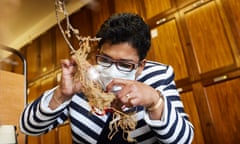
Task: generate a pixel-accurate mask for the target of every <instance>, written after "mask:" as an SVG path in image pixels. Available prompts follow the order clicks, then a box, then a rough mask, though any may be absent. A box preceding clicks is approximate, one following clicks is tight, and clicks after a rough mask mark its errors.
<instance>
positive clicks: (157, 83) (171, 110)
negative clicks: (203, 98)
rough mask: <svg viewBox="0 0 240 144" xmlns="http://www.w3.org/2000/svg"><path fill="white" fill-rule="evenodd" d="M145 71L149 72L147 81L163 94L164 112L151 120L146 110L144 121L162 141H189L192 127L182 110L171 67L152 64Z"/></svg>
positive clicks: (192, 131) (192, 132) (184, 143)
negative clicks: (159, 117) (158, 117)
mask: <svg viewBox="0 0 240 144" xmlns="http://www.w3.org/2000/svg"><path fill="white" fill-rule="evenodd" d="M146 71H149V72H148V74H146V75H145V76H148V77H151V79H148V80H147V83H148V84H150V85H151V86H152V87H154V88H155V89H158V90H160V91H161V93H162V95H163V96H164V112H163V117H162V118H161V120H151V119H150V118H149V115H148V113H147V112H146V113H145V121H146V122H147V124H148V125H149V126H150V127H151V128H152V130H153V131H154V133H155V135H156V136H157V137H158V139H159V141H160V142H162V143H182V144H188V143H191V142H192V139H193V136H194V128H193V125H192V123H191V122H190V121H189V120H188V115H187V114H186V113H185V112H184V106H183V103H182V101H181V100H180V96H179V93H178V91H177V88H176V85H175V82H174V70H173V68H172V67H171V66H164V65H163V66H152V67H149V68H148V69H147V70H146ZM160 73H161V74H160Z"/></svg>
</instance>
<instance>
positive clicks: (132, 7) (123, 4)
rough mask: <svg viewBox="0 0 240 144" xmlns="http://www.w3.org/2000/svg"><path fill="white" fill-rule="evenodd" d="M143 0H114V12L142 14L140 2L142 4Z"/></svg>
mask: <svg viewBox="0 0 240 144" xmlns="http://www.w3.org/2000/svg"><path fill="white" fill-rule="evenodd" d="M142 3H143V1H142V0H125V1H122V0H114V3H113V4H114V12H116V13H118V12H131V13H137V14H140V15H141V12H140V8H139V5H138V4H142Z"/></svg>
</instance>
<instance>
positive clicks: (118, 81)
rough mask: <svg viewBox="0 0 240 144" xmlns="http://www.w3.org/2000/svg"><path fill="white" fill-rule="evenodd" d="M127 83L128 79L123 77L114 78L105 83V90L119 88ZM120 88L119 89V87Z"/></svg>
mask: <svg viewBox="0 0 240 144" xmlns="http://www.w3.org/2000/svg"><path fill="white" fill-rule="evenodd" d="M126 85H128V80H125V79H117V78H114V79H112V80H111V82H110V83H109V84H108V85H107V87H106V90H107V91H112V90H113V89H114V86H115V87H121V90H122V89H123V88H124V87H125V86H126ZM119 90H120V89H119ZM125 94H126V93H125Z"/></svg>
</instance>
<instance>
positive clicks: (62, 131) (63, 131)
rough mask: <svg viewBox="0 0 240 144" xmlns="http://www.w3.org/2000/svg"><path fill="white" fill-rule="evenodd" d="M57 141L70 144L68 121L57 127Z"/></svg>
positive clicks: (70, 134) (70, 136)
mask: <svg viewBox="0 0 240 144" xmlns="http://www.w3.org/2000/svg"><path fill="white" fill-rule="evenodd" d="M58 141H59V143H58V144H72V133H71V127H70V125H69V123H68V124H64V125H61V126H59V127H58Z"/></svg>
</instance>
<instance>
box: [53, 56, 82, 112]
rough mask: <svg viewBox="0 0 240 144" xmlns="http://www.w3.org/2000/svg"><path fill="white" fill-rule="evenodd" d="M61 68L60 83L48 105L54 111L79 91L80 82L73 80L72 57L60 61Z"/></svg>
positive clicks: (75, 69)
mask: <svg viewBox="0 0 240 144" xmlns="http://www.w3.org/2000/svg"><path fill="white" fill-rule="evenodd" d="M61 66H62V74H61V81H60V84H59V87H58V88H57V89H56V90H55V93H54V95H53V97H52V100H51V101H50V104H49V107H50V108H52V109H55V108H56V107H58V106H59V105H60V104H62V103H63V102H65V101H67V100H69V99H71V98H72V96H73V95H74V94H75V93H77V92H80V90H81V84H80V82H78V81H75V80H74V75H75V73H76V71H77V65H76V62H75V59H74V57H72V58H71V59H64V60H61Z"/></svg>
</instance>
